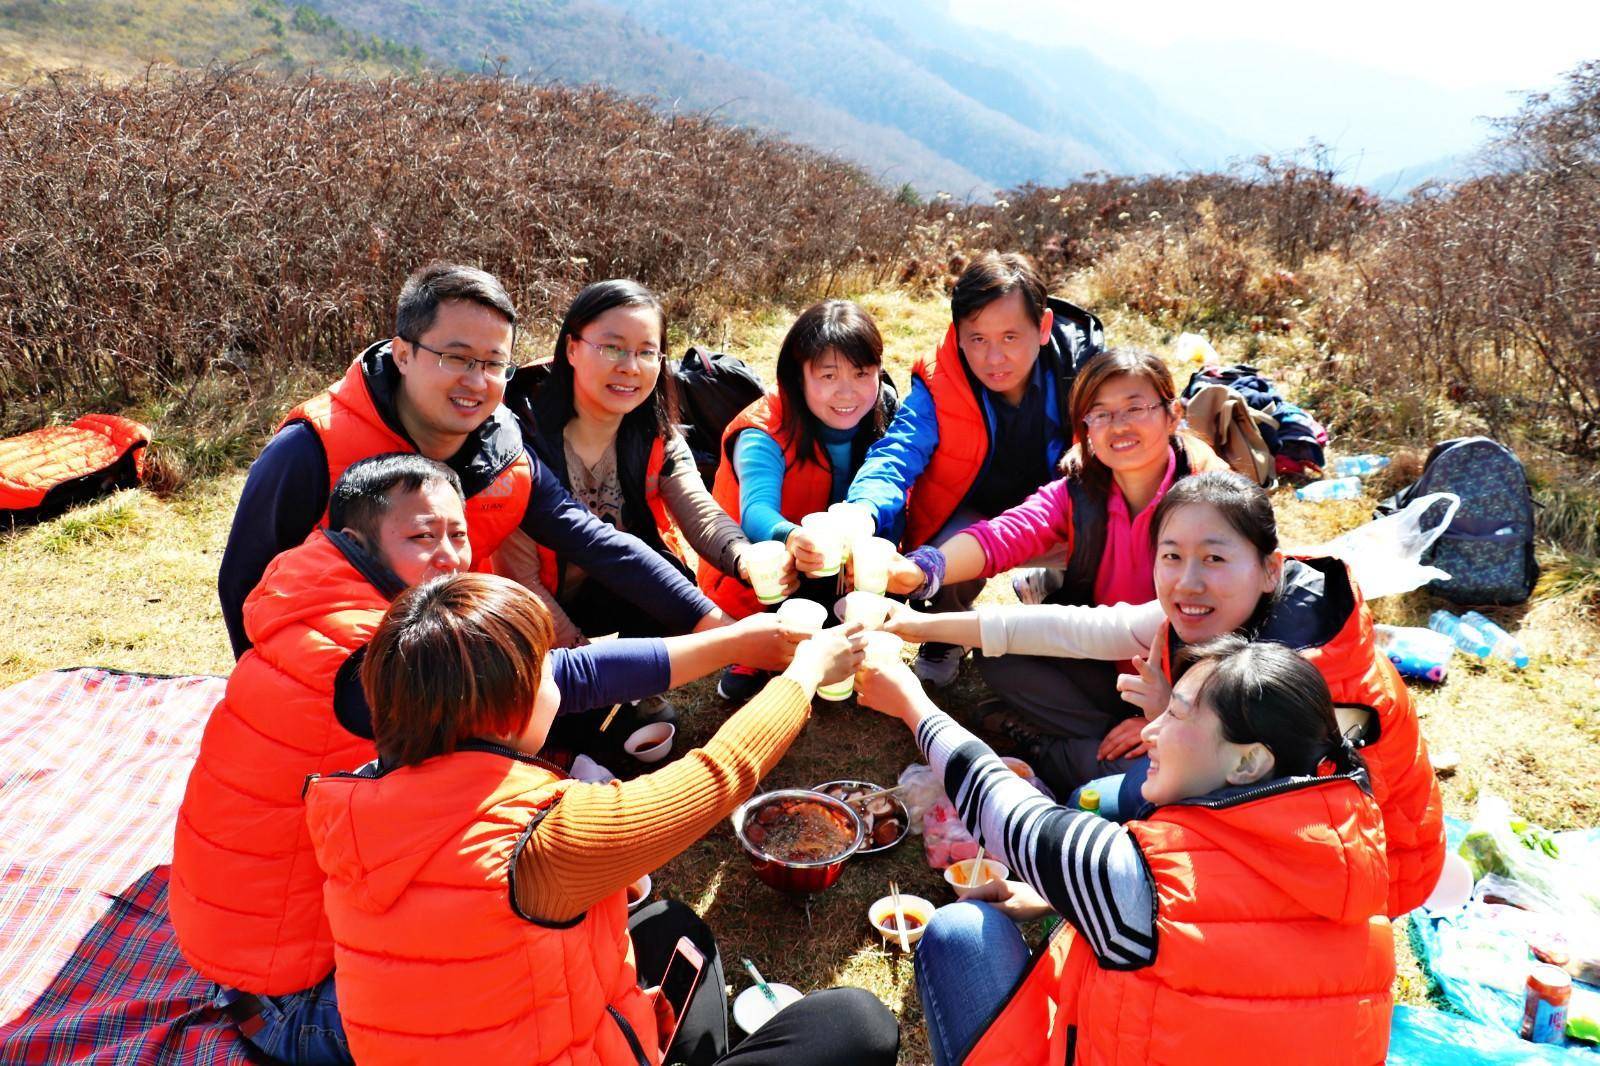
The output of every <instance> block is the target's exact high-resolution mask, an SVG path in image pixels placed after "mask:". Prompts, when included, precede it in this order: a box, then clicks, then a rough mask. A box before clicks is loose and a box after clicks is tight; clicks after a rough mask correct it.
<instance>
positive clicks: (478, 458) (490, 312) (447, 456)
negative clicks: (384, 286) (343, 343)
mask: <svg viewBox="0 0 1600 1066" xmlns="http://www.w3.org/2000/svg"><path fill="white" fill-rule="evenodd" d="M516 323H517V314H516V310H515V309H514V308H513V307H512V304H511V299H510V297H508V296H507V295H506V291H505V289H504V288H503V287H502V286H501V285H500V282H499V281H497V280H496V279H495V278H494V277H493V276H491V275H489V274H487V273H485V272H483V271H481V270H476V269H473V268H471V267H464V266H458V265H455V264H451V263H433V264H430V265H428V266H426V267H423V268H422V269H421V270H418V271H417V272H415V273H414V274H412V275H411V276H410V277H409V278H407V279H406V283H405V286H404V287H403V288H402V289H401V291H400V300H399V307H398V311H397V314H396V321H395V335H394V336H393V337H392V338H390V339H388V340H384V341H380V342H378V343H376V344H373V345H371V346H370V347H368V348H367V349H366V350H365V351H363V352H362V353H361V354H360V355H359V356H357V357H356V359H355V361H354V362H353V363H352V364H351V366H350V368H349V370H348V372H347V373H346V374H345V376H344V378H343V379H342V380H340V381H339V382H337V383H335V384H334V385H333V386H331V387H330V388H329V389H328V390H327V391H326V392H324V393H322V394H320V395H318V396H316V397H313V398H312V399H310V400H308V401H306V402H305V403H303V404H301V405H300V406H298V407H296V408H295V409H294V410H293V411H291V412H290V414H289V416H288V417H287V418H286V419H285V420H284V423H283V425H282V426H281V427H280V428H279V430H278V432H277V434H276V435H275V436H274V437H273V438H272V440H271V441H269V442H268V444H267V446H266V448H264V449H263V450H262V452H261V455H260V456H259V457H258V458H257V459H256V461H255V463H254V465H252V466H251V468H250V475H249V477H248V478H247V479H246V481H245V486H244V491H243V493H242V495H241V496H240V499H239V507H238V510H237V512H236V513H235V514H234V520H233V528H232V530H231V531H230V533H229V535H228V546H227V548H226V549H225V551H224V552H223V556H222V565H221V570H220V572H219V574H218V577H217V587H218V592H219V594H220V597H221V600H222V617H223V620H224V622H225V623H226V624H227V627H228V636H229V639H230V640H231V641H232V642H233V648H234V654H235V655H242V654H243V653H244V651H245V650H246V649H247V648H249V646H250V639H249V637H248V636H247V635H246V634H245V631H244V624H243V607H244V601H245V598H246V597H247V596H248V595H249V594H250V592H251V590H252V589H254V588H255V587H256V585H257V584H258V583H259V582H260V580H261V575H262V574H263V573H264V572H265V570H266V568H267V564H268V563H270V562H271V561H272V560H273V559H274V558H276V557H277V556H278V555H279V554H280V553H281V552H283V551H285V550H286V549H288V548H292V547H295V546H296V545H299V544H301V543H303V542H304V541H305V539H306V537H307V536H309V535H310V533H311V531H312V530H313V529H315V528H316V527H317V526H318V525H319V524H322V523H324V522H325V520H326V517H327V505H328V494H329V491H330V488H331V486H332V485H333V483H334V482H336V481H337V480H338V478H339V475H340V474H341V473H342V472H343V471H344V469H345V468H346V467H347V466H349V465H350V464H351V463H353V462H355V461H357V460H358V459H363V458H366V457H368V456H372V455H379V454H383V453H387V452H417V453H420V454H421V455H424V456H427V457H428V458H430V459H436V460H438V461H440V462H443V463H444V464H445V465H447V466H449V467H450V468H451V469H452V470H454V471H455V473H456V475H457V476H458V477H459V478H460V479H461V484H462V488H463V491H464V492H465V495H466V500H467V504H466V514H467V528H468V533H469V535H470V536H471V538H472V547H473V555H474V557H475V559H476V564H475V565H476V567H477V568H478V569H487V568H488V565H489V559H490V557H491V555H492V554H493V552H494V550H495V548H496V547H498V546H499V543H500V541H501V540H503V539H504V538H505V536H506V535H507V534H509V533H510V532H511V530H512V529H514V528H517V527H518V526H520V527H521V528H522V529H523V530H524V531H526V532H527V533H528V535H529V536H530V537H532V538H533V539H534V541H536V542H537V543H539V544H543V545H545V546H546V547H549V548H551V549H553V550H555V551H557V552H559V553H561V554H562V556H563V557H566V558H569V559H571V560H572V561H573V562H575V563H577V564H578V565H580V566H582V567H583V568H584V570H585V571H587V572H588V573H589V574H590V575H591V576H592V577H593V578H594V579H595V580H597V581H600V582H602V583H603V584H605V585H607V586H609V587H611V588H612V589H613V590H614V591H616V592H617V593H618V594H620V595H622V596H623V597H625V598H626V599H628V600H629V601H631V602H632V603H634V604H636V605H637V606H638V607H639V609H640V610H641V611H643V612H645V613H646V614H648V615H650V616H651V617H653V618H655V619H657V620H658V621H659V622H660V623H661V626H662V629H663V630H664V631H666V632H668V633H685V632H688V631H689V630H691V629H701V628H704V627H706V626H709V625H719V624H722V623H724V622H725V621H726V620H727V619H726V618H725V617H724V616H723V614H722V612H721V611H718V610H717V609H716V607H715V606H713V605H712V603H711V601H710V600H708V599H706V598H705V596H703V595H702V594H701V593H700V592H699V590H697V589H696V588H695V587H694V585H693V584H692V583H691V582H690V581H689V580H688V579H687V578H685V577H684V576H683V574H681V573H680V572H678V571H677V570H676V569H675V568H673V567H672V566H670V565H669V564H668V563H667V562H666V561H665V560H664V559H662V558H661V557H660V556H659V555H658V554H656V553H655V552H653V551H651V550H650V548H649V547H648V546H646V545H645V544H643V543H642V542H641V541H639V540H638V539H637V538H635V537H632V536H630V535H628V534H626V533H619V532H618V531H617V530H616V529H614V528H613V527H612V526H610V525H608V524H606V523H605V522H602V521H600V520H599V519H597V518H595V517H594V516H593V515H591V514H590V513H589V512H588V511H587V510H585V509H584V508H583V507H582V506H581V505H580V504H578V503H577V502H575V501H574V500H573V499H572V497H571V496H570V495H568V494H567V492H566V490H565V489H563V488H562V487H561V483H560V482H559V481H558V480H557V479H556V477H555V476H554V475H553V474H552V473H551V472H550V470H549V469H548V468H547V467H545V466H544V464H542V463H540V462H539V461H538V460H537V459H536V458H535V457H534V456H533V455H532V454H531V453H530V452H528V451H527V450H526V449H525V448H524V446H523V439H522V433H521V430H520V429H519V427H518V425H517V421H516V419H515V418H514V417H512V415H511V413H510V412H509V411H508V410H507V409H506V408H505V407H504V406H502V404H501V398H502V397H503V396H504V394H505V389H506V381H507V380H508V379H509V378H510V377H511V376H512V375H513V374H514V373H515V371H516V366H515V364H514V362H513V347H514V344H515V340H516Z"/></svg>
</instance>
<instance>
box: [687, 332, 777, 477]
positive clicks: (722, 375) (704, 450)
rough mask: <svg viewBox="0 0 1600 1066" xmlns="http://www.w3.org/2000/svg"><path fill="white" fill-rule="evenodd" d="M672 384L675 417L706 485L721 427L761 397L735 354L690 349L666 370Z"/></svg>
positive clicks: (756, 379) (717, 456) (761, 389)
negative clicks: (675, 397) (673, 387)
mask: <svg viewBox="0 0 1600 1066" xmlns="http://www.w3.org/2000/svg"><path fill="white" fill-rule="evenodd" d="M672 376H673V378H674V379H675V380H676V383H677V386H678V417H679V418H680V419H682V422H683V425H682V429H683V436H684V439H685V440H687V441H688V442H689V450H690V451H692V452H693V453H694V465H695V466H697V467H699V468H700V476H701V477H702V478H704V479H705V483H706V484H707V485H710V484H711V483H712V481H713V479H715V477H716V476H717V467H718V465H720V464H721V462H722V431H723V430H725V429H727V428H728V423H729V422H732V421H733V420H734V418H735V417H737V416H738V414H739V412H740V411H743V410H744V409H745V408H746V407H749V406H750V405H751V404H753V403H755V402H756V401H757V400H759V399H761V397H762V396H764V395H766V391H767V388H766V386H765V385H764V384H762V382H761V378H760V376H759V375H757V374H756V372H755V371H754V370H751V369H750V367H749V366H748V365H747V364H746V363H745V361H744V360H742V359H740V358H738V357H737V356H732V355H728V354H727V353H726V352H708V351H706V350H705V349H704V348H699V347H693V348H690V349H689V350H688V351H686V352H684V353H683V358H682V359H680V360H679V361H678V365H677V366H675V367H673V368H672Z"/></svg>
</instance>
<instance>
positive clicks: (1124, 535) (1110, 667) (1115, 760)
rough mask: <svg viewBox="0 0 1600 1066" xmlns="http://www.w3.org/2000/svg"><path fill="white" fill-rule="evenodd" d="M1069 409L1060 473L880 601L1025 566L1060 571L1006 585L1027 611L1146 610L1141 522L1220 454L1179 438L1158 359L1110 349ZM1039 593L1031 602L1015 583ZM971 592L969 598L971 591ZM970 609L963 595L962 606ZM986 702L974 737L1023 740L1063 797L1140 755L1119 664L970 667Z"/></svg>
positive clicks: (922, 552) (918, 557) (1052, 660)
mask: <svg viewBox="0 0 1600 1066" xmlns="http://www.w3.org/2000/svg"><path fill="white" fill-rule="evenodd" d="M1067 407H1068V410H1069V412H1070V414H1071V419H1072V425H1073V433H1074V435H1075V438H1076V439H1075V441H1074V444H1073V447H1072V449H1071V450H1070V451H1069V452H1068V453H1067V456H1066V459H1065V460H1064V462H1063V464H1062V466H1063V469H1064V473H1065V476H1064V477H1061V478H1058V479H1057V480H1055V481H1052V482H1051V483H1050V484H1048V485H1046V486H1045V487H1044V488H1042V489H1040V490H1039V491H1038V492H1036V493H1034V494H1033V495H1032V496H1030V497H1029V498H1028V499H1027V500H1025V501H1023V502H1022V503H1020V504H1018V505H1017V506H1016V507H1013V508H1011V509H1010V510H1009V511H1006V512H1004V513H1002V514H1000V515H997V516H996V517H994V518H991V519H988V520H986V521H982V522H977V523H975V524H973V525H971V526H968V527H967V528H966V530H964V531H963V532H961V533H959V534H957V535H956V536H954V537H952V538H951V539H949V540H947V541H945V542H944V543H943V544H942V545H940V546H939V547H933V546H925V547H922V548H918V549H917V550H915V551H913V552H912V553H911V555H910V556H909V557H908V558H906V559H903V560H901V561H900V562H899V564H898V565H897V568H896V572H895V574H894V576H893V578H892V579H891V582H890V591H892V592H900V593H908V594H911V595H912V596H913V598H916V599H926V598H928V597H929V596H931V595H933V594H934V593H936V592H937V591H938V589H939V587H940V586H944V585H951V584H966V583H968V582H971V583H973V585H974V586H975V587H981V585H982V583H983V581H984V580H985V579H987V578H989V577H992V576H994V575H995V574H999V573H1003V572H1005V571H1006V570H1010V569H1012V568H1013V567H1018V566H1023V565H1025V564H1026V563H1028V562H1029V561H1030V560H1039V559H1049V560H1051V561H1052V562H1053V563H1054V564H1055V565H1056V566H1057V567H1064V569H1057V568H1051V569H1040V570H1033V571H1025V572H1024V575H1025V576H1022V575H1019V577H1018V578H1016V579H1015V583H1016V584H1017V586H1018V588H1017V592H1018V595H1019V596H1020V597H1022V598H1023V601H1024V602H1029V601H1030V600H1031V602H1035V603H1037V602H1039V600H1040V599H1047V600H1048V602H1051V603H1077V604H1102V603H1105V604H1109V603H1146V602H1148V601H1150V600H1153V599H1154V598H1155V584H1154V581H1153V579H1152V577H1151V574H1152V571H1153V563H1154V559H1155V554H1154V551H1153V549H1152V547H1151V540H1150V520H1151V516H1152V515H1154V513H1155V505H1156V504H1157V503H1158V502H1159V501H1160V500H1161V498H1162V497H1163V496H1164V495H1166V493H1167V490H1168V489H1170V488H1172V486H1173V484H1174V483H1175V482H1177V481H1181V480H1182V479H1183V478H1185V477H1187V476H1188V475H1189V474H1190V473H1198V472H1200V471H1205V470H1226V469H1228V467H1227V464H1226V463H1224V462H1223V461H1222V460H1221V459H1220V458H1218V457H1217V454H1216V453H1215V452H1214V451H1212V450H1211V448H1210V447H1209V446H1208V445H1207V444H1206V443H1205V442H1204V441H1201V440H1200V439H1198V438H1197V437H1194V436H1193V435H1191V434H1189V433H1187V432H1183V431H1180V429H1179V425H1180V422H1181V419H1182V414H1183V412H1182V407H1181V405H1180V404H1179V403H1178V400H1177V388H1176V386H1175V385H1174V383H1173V380H1172V372H1171V371H1170V370H1168V369H1167V364H1166V363H1165V362H1163V361H1162V360H1161V358H1160V357H1159V356H1157V355H1154V354H1152V353H1150V352H1144V351H1139V350H1138V349H1133V348H1113V349H1110V350H1108V351H1105V352H1102V353H1101V354H1099V355H1096V356H1094V357H1093V358H1091V359H1090V360H1089V361H1088V362H1086V363H1084V364H1083V365H1082V366H1081V367H1079V368H1078V373H1077V376H1076V377H1075V378H1074V379H1073V383H1072V392H1071V394H1070V397H1069V400H1068V404H1067ZM1025 581H1031V582H1033V583H1035V584H1038V585H1045V586H1048V594H1045V593H1044V592H1042V591H1040V592H1034V593H1033V594H1032V595H1031V596H1030V595H1028V591H1029V590H1028V589H1027V587H1025V585H1024V582H1025ZM974 595H975V593H974ZM966 599H967V600H969V601H970V600H971V599H972V595H967V596H966ZM977 665H978V671H979V673H981V674H982V675H983V679H984V680H985V681H986V682H987V683H988V685H989V688H990V690H991V691H993V692H994V693H995V698H994V699H991V700H989V701H986V703H987V704H988V706H984V705H982V704H980V707H979V713H980V716H981V717H982V719H983V726H984V729H985V730H986V731H988V732H1003V733H1006V734H1007V735H1009V736H1011V737H1012V738H1013V739H1014V740H1020V741H1023V742H1027V743H1030V744H1031V746H1032V748H1033V752H1032V758H1033V761H1034V765H1035V767H1036V769H1038V771H1039V773H1040V776H1041V777H1043V778H1044V780H1045V781H1046V783H1048V784H1049V785H1050V787H1051V788H1052V789H1054V790H1055V791H1056V792H1057V793H1058V794H1060V795H1065V794H1066V793H1068V792H1070V791H1071V790H1072V789H1074V788H1077V787H1078V786H1079V785H1081V784H1083V783H1084V782H1085V781H1087V780H1089V779H1090V778H1092V777H1096V776H1100V775H1104V774H1110V773H1116V772H1119V771H1121V770H1124V769H1126V768H1127V765H1128V763H1129V762H1130V761H1131V760H1132V759H1133V758H1136V757H1137V756H1139V755H1142V754H1143V753H1144V752H1143V744H1142V742H1141V741H1140V740H1139V731H1140V730H1141V729H1142V728H1143V724H1144V723H1143V722H1142V721H1138V720H1136V718H1137V712H1134V715H1135V717H1132V718H1130V717H1129V712H1130V711H1131V710H1132V708H1129V707H1128V706H1127V704H1125V703H1124V702H1123V701H1122V700H1121V699H1119V698H1118V694H1117V675H1118V673H1119V672H1125V671H1119V670H1118V667H1117V665H1116V664H1113V663H1108V662H1100V661H1096V660H1086V659H1064V658H1061V657H1059V656H1040V655H1018V654H1012V655H1005V656H1000V657H995V658H990V657H985V656H980V657H979V658H978V660H977Z"/></svg>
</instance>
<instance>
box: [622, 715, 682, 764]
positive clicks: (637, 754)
mask: <svg viewBox="0 0 1600 1066" xmlns="http://www.w3.org/2000/svg"><path fill="white" fill-rule="evenodd" d="M677 735H678V727H677V726H675V725H673V724H672V723H671V722H651V723H650V724H649V725H647V726H640V727H639V728H638V729H635V730H634V731H633V732H632V733H631V734H630V735H629V736H628V739H627V740H625V741H623V744H622V750H623V751H625V752H627V753H628V754H629V755H632V756H633V757H634V758H635V759H638V760H639V761H640V762H660V761H661V760H662V759H665V758H666V757H667V756H668V755H669V754H670V753H671V752H672V738H673V737H675V736H677Z"/></svg>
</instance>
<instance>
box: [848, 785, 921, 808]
mask: <svg viewBox="0 0 1600 1066" xmlns="http://www.w3.org/2000/svg"><path fill="white" fill-rule="evenodd" d="M905 787H906V786H905V785H895V786H894V787H892V788H880V789H878V791H876V792H868V793H866V794H865V795H862V796H857V797H856V798H855V799H853V800H848V801H847V802H848V803H850V804H851V805H852V806H853V805H855V804H857V803H866V802H867V801H868V800H875V799H877V798H878V797H879V796H892V795H894V794H895V793H896V792H899V791H900V790H901V789H903V788H905Z"/></svg>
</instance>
